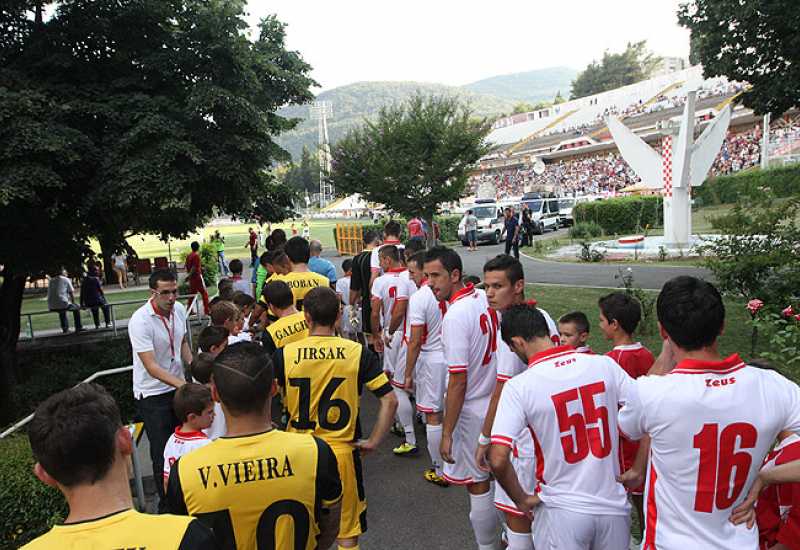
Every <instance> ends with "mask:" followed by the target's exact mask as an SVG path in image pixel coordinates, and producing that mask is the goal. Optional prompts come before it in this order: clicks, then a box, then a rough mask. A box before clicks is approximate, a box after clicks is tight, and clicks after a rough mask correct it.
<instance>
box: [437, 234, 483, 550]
mask: <svg viewBox="0 0 800 550" xmlns="http://www.w3.org/2000/svg"><path fill="white" fill-rule="evenodd" d="M462 270H463V266H462V263H461V257H459V255H458V253H456V252H455V251H454V250H451V249H449V248H446V247H443V246H436V247H433V248H431V249H430V250H428V252H427V253H426V254H425V268H424V271H425V276H426V277H427V279H428V286H430V288H431V290H432V291H433V295H434V296H435V297H436V299H437V300H441V301H447V302H448V306H447V313H446V314H445V315H444V320H443V321H442V345H443V347H444V357H445V362H446V364H447V368H448V375H449V376H448V382H447V396H446V401H445V407H444V411H445V412H444V420H443V422H442V444H441V447H440V450H441V453H442V460H444V462H445V464H444V478H445V479H446V480H447V481H448V482H450V483H453V484H456V485H465V486H466V488H467V491H468V492H469V496H470V513H469V519H470V523H471V524H472V530H473V531H474V533H475V539H476V541H477V543H478V548H479V549H480V550H494V549H495V548H497V544H498V542H499V541H498V540H497V528H498V517H497V513H496V512H495V509H494V502H493V500H494V492H493V491H492V490H491V489H492V487H491V484H490V483H489V474H488V473H487V472H485V471H483V470H481V469H480V468H478V465H477V463H476V462H475V443H476V441H478V436H480V433H481V427H482V426H483V419H484V416H485V415H486V408H487V406H488V405H489V398H490V397H491V394H492V391H493V390H494V383H495V378H496V376H497V370H496V358H495V351H496V349H497V314H496V313H495V311H494V310H493V309H491V308H489V304H488V302H487V301H486V295H485V294H484V292H483V291H482V290H477V289H476V288H475V287H474V286H472V285H467V286H464V283H463V282H462V280H461V277H462Z"/></svg>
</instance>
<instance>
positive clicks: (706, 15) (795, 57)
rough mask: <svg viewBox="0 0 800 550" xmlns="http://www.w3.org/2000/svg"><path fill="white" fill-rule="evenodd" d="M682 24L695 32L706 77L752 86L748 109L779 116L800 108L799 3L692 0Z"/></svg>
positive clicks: (789, 0) (786, 0)
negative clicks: (724, 78)
mask: <svg viewBox="0 0 800 550" xmlns="http://www.w3.org/2000/svg"><path fill="white" fill-rule="evenodd" d="M678 21H679V23H680V24H681V25H683V26H684V27H687V28H688V29H689V30H690V31H691V37H692V46H694V49H695V50H696V52H697V54H698V57H699V61H700V63H702V64H703V72H704V73H705V75H706V76H709V77H710V76H718V75H724V76H726V77H728V78H729V79H730V80H736V81H740V82H749V83H750V84H751V85H752V88H751V89H750V90H749V91H747V92H745V94H744V97H743V100H744V104H745V105H746V106H747V107H750V108H752V109H753V110H755V111H756V112H757V113H758V114H765V113H770V112H771V113H776V114H780V113H783V112H784V111H787V110H788V109H790V108H791V107H793V106H796V105H798V104H800V47H798V43H797V29H798V26H800V11H799V10H798V9H797V2H795V1H794V0H772V1H770V2H763V1H760V0H693V1H691V2H688V3H686V4H684V5H682V6H681V8H680V9H679V11H678Z"/></svg>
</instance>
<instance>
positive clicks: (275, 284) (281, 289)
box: [263, 281, 294, 309]
mask: <svg viewBox="0 0 800 550" xmlns="http://www.w3.org/2000/svg"><path fill="white" fill-rule="evenodd" d="M263 294H264V299H265V300H266V301H267V303H268V304H270V305H272V306H274V307H276V308H278V309H286V308H288V307H289V306H291V305H292V304H293V303H294V295H293V294H292V289H291V288H289V285H288V284H286V283H285V282H284V281H269V282H268V283H267V284H266V285H264V291H263Z"/></svg>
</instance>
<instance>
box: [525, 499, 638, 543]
mask: <svg viewBox="0 0 800 550" xmlns="http://www.w3.org/2000/svg"><path fill="white" fill-rule="evenodd" d="M533 514H534V517H535V519H534V521H533V543H534V545H535V546H536V550H555V549H557V548H570V549H574V550H592V549H593V548H602V549H603V550H628V549H629V548H630V539H631V530H630V529H631V517H630V516H629V515H628V516H600V515H593V514H581V513H578V512H571V511H569V510H564V509H563V508H552V507H550V506H547V505H546V504H540V505H539V506H537V507H536V509H535V510H534V511H533Z"/></svg>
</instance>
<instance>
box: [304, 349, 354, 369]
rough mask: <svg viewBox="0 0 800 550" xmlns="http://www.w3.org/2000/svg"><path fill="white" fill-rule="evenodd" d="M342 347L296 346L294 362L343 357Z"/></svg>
mask: <svg viewBox="0 0 800 550" xmlns="http://www.w3.org/2000/svg"><path fill="white" fill-rule="evenodd" d="M344 358H345V356H344V348H340V347H336V348H322V347H320V348H298V349H297V357H296V358H295V360H294V364H295V365H297V364H299V363H300V361H311V360H316V359H328V360H330V359H344Z"/></svg>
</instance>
